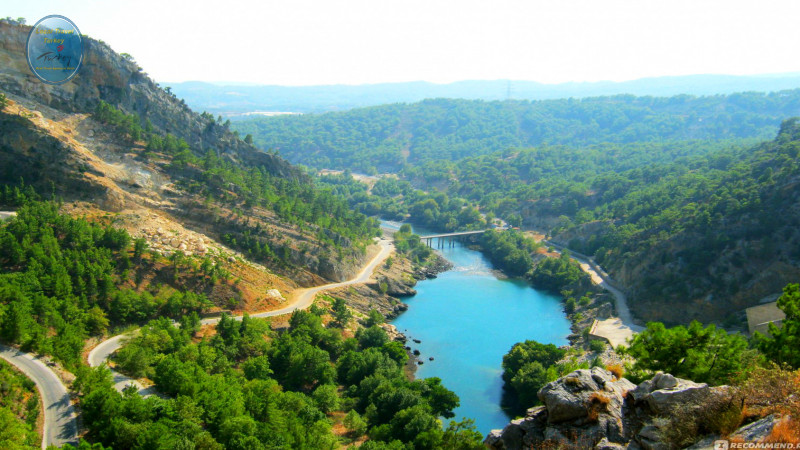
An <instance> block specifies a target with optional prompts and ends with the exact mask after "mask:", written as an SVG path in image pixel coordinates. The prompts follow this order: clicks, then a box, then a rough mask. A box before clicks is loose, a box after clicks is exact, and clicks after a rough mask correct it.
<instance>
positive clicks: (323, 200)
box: [0, 22, 377, 284]
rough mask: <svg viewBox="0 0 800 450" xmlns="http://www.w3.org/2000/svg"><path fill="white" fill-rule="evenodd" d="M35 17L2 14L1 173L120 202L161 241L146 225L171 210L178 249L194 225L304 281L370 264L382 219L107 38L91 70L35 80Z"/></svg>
mask: <svg viewBox="0 0 800 450" xmlns="http://www.w3.org/2000/svg"><path fill="white" fill-rule="evenodd" d="M29 29H30V27H25V26H17V25H14V24H11V23H6V22H3V23H1V24H0V34H2V35H3V36H4V40H3V41H2V42H0V56H2V57H4V58H7V59H8V60H9V61H12V63H11V64H9V65H8V67H5V68H4V71H3V73H2V75H1V76H0V90H2V91H3V92H4V94H3V99H5V98H6V97H7V98H8V100H4V102H3V104H0V127H1V128H2V129H3V131H4V132H3V133H2V134H0V149H2V152H0V183H2V184H8V185H17V184H19V182H20V180H21V179H22V180H24V183H25V184H26V185H29V186H32V187H33V188H34V189H35V190H36V191H38V192H39V193H41V194H45V195H43V197H45V198H48V199H49V198H54V196H55V197H56V198H61V199H63V200H64V201H65V202H69V203H70V204H71V205H72V206H73V207H75V208H77V209H79V210H81V211H84V212H85V211H86V210H90V213H91V214H92V215H101V214H102V213H105V212H110V213H114V214H119V215H120V217H118V218H117V219H118V220H119V222H121V223H124V224H126V227H127V229H128V231H130V232H131V233H132V234H136V235H137V237H138V236H142V237H145V238H146V239H148V240H149V241H150V243H152V244H156V243H159V244H160V243H163V242H162V241H164V240H165V239H166V238H165V236H163V235H162V236H159V237H158V238H156V237H154V236H153V233H150V234H147V233H145V232H144V231H145V230H143V228H144V225H147V224H146V223H142V221H143V218H152V219H153V220H155V221H162V222H164V221H168V222H169V225H170V226H164V225H166V224H167V222H164V223H154V222H153V221H150V224H151V225H152V230H151V231H156V230H158V229H159V228H160V229H161V230H162V234H163V233H167V232H168V230H164V228H170V227H171V226H172V225H173V224H174V227H172V229H173V230H174V231H171V232H170V233H173V232H174V233H175V234H171V235H170V236H169V239H167V240H169V241H171V240H172V239H178V242H176V243H175V245H171V246H170V247H171V248H170V249H168V251H169V252H171V251H172V250H173V249H177V248H178V247H180V244H181V242H186V241H187V237H186V234H187V233H182V232H181V231H178V230H176V229H178V228H188V229H189V230H191V231H193V232H196V233H200V234H202V235H204V236H205V237H204V238H202V237H201V238H200V239H209V238H210V239H213V240H214V241H216V242H218V243H220V248H221V245H224V246H227V248H229V249H232V250H235V251H239V252H240V253H241V254H242V255H244V256H245V257H249V258H250V259H252V260H254V261H257V262H258V263H261V264H263V265H265V266H267V267H268V268H269V269H270V270H271V271H273V272H275V273H278V274H280V275H287V276H290V277H291V278H292V280H293V281H297V282H298V283H300V284H311V283H314V282H316V281H318V280H320V279H331V280H343V279H345V278H346V277H347V276H348V275H350V274H352V273H353V271H354V270H355V269H356V267H358V266H359V265H360V261H361V260H362V259H363V258H364V257H365V252H366V247H367V245H368V244H369V243H370V242H371V238H372V237H374V236H375V235H376V233H377V226H376V223H375V222H374V221H372V220H371V219H368V218H367V217H365V216H364V215H363V214H360V213H357V212H353V211H351V210H350V208H349V207H348V205H347V203H346V202H345V201H343V199H341V198H338V197H337V196H336V195H333V194H331V193H330V192H329V190H326V189H323V188H320V187H319V186H315V185H314V183H313V180H312V179H311V178H310V177H308V176H306V175H305V174H304V173H303V172H302V171H300V170H298V169H297V168H296V167H293V166H292V165H291V164H290V163H288V162H287V161H286V160H285V159H283V158H281V157H280V156H278V155H276V154H273V153H264V152H260V151H258V149H257V148H255V147H254V146H252V145H251V144H249V143H247V142H245V141H244V140H243V139H240V138H239V136H238V135H237V133H236V132H233V131H231V130H230V129H229V124H228V123H224V122H223V121H222V120H221V119H219V118H216V119H215V118H214V117H213V116H211V115H210V114H207V113H204V114H197V113H195V112H193V111H192V110H190V109H189V108H188V107H187V106H186V105H185V103H184V102H183V101H181V100H179V99H177V98H176V97H175V96H174V95H173V94H171V93H169V92H168V91H167V90H165V89H162V88H161V87H160V86H158V85H157V84H156V83H155V82H154V81H153V80H151V79H150V78H148V77H147V75H146V74H145V73H144V72H143V70H142V68H141V67H139V66H138V65H137V64H136V62H135V61H133V60H132V58H130V57H129V56H128V57H123V56H121V55H119V54H117V53H115V52H114V51H113V50H112V49H111V48H110V47H108V45H106V44H104V43H102V42H99V41H95V40H92V39H87V40H86V46H87V49H88V50H89V51H88V52H87V67H86V70H82V71H81V73H80V74H78V75H77V76H76V77H75V78H74V80H73V81H71V82H70V84H69V85H55V86H50V85H45V87H43V86H42V85H41V84H37V83H35V82H32V81H30V80H29V79H28V78H27V75H25V74H26V73H27V72H28V70H29V69H28V67H27V63H25V58H24V48H23V47H22V46H20V45H18V44H17V43H18V42H19V41H20V39H21V40H22V41H24V38H20V36H24V35H25V33H27V32H28V31H29ZM6 104H7V107H6ZM3 107H5V108H3ZM178 223H180V226H178ZM156 241H158V242H156ZM209 243H210V242H209ZM206 244H207V243H203V244H202V246H200V249H201V250H203V249H207V245H206ZM188 247H189V245H188V244H187V245H186V248H183V249H181V251H184V252H186V251H194V250H195V249H194V248H192V249H189V248H188Z"/></svg>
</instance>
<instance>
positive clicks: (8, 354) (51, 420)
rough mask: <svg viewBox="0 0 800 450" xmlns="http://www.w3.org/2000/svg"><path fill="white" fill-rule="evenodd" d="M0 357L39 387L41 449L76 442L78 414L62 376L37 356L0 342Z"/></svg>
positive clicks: (75, 443) (74, 443)
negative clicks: (60, 377)
mask: <svg viewBox="0 0 800 450" xmlns="http://www.w3.org/2000/svg"><path fill="white" fill-rule="evenodd" d="M0 357H2V358H3V359H5V360H6V361H8V362H9V363H11V364H13V365H14V366H16V367H17V368H19V370H21V371H22V372H23V373H24V374H25V375H27V376H28V378H30V379H31V380H33V381H34V382H35V383H36V387H37V388H38V389H39V395H40V396H41V398H42V403H43V404H44V407H45V410H44V430H42V434H43V435H44V438H43V439H42V448H43V449H44V448H47V446H49V445H55V446H57V447H61V446H62V445H64V444H73V445H78V422H77V417H78V416H77V414H76V413H75V408H73V406H72V403H70V401H69V393H68V391H67V387H66V386H64V383H62V382H61V379H59V378H58V376H57V375H56V374H55V373H54V372H53V371H52V370H50V368H49V367H47V366H46V365H45V364H44V363H43V362H41V361H40V360H39V359H38V358H37V357H36V355H32V354H30V353H23V352H21V351H19V350H17V349H15V348H11V347H6V346H5V345H0Z"/></svg>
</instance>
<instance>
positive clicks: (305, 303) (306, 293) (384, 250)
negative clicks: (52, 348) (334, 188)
mask: <svg viewBox="0 0 800 450" xmlns="http://www.w3.org/2000/svg"><path fill="white" fill-rule="evenodd" d="M378 245H379V246H380V250H379V251H378V253H377V254H376V255H375V256H374V257H373V258H372V259H371V260H370V262H369V263H367V265H365V266H364V268H363V269H361V271H360V272H359V273H358V274H357V275H356V276H355V277H353V278H351V279H350V280H347V281H341V282H338V283H330V284H324V285H322V286H315V287H311V288H306V289H302V290H300V291H298V292H297V294H296V295H295V299H294V301H292V302H291V303H290V304H288V305H286V306H285V307H283V308H281V309H276V310H274V311H266V312H262V313H257V314H251V315H250V317H274V316H282V315H284V314H290V313H292V312H294V311H297V310H299V309H306V308H308V307H309V306H311V304H312V303H314V297H315V296H316V295H317V294H318V293H319V292H321V291H324V290H327V289H335V288H338V287H342V286H348V285H351V284H360V283H366V282H367V281H369V279H370V278H371V277H372V272H373V271H374V270H375V268H376V267H378V265H379V264H380V263H382V262H383V261H384V260H386V258H388V257H389V255H391V254H392V252H393V251H394V245H393V244H392V241H391V240H389V239H381V240H380V241H379V242H378ZM242 317H243V316H236V317H234V319H236V320H241V319H242ZM217 322H219V318H218V317H213V318H208V319H203V320H202V321H201V322H200V323H202V324H203V325H209V324H215V323H217ZM138 331H139V330H136V331H133V332H130V333H124V334H119V335H116V336H113V337H111V338H108V339H106V340H105V341H103V342H101V343H99V344H98V345H97V346H96V347H95V348H94V349H92V351H91V352H89V365H90V366H92V367H98V366H100V365H102V364H103V363H105V362H106V361H107V360H108V358H109V357H110V356H111V355H112V354H113V353H114V352H116V351H117V350H118V349H119V348H120V347H122V346H123V345H124V344H125V342H126V341H127V340H128V339H130V338H133V337H135V336H136V334H137V333H138ZM111 373H112V374H113V376H114V387H115V388H116V389H117V390H118V391H120V392H121V391H122V390H123V389H124V388H125V387H126V386H128V385H131V384H132V385H134V386H136V388H137V389H138V390H139V393H140V394H142V395H143V396H147V395H152V394H154V393H155V391H154V389H153V387H149V388H147V387H145V386H144V385H143V384H142V383H140V382H139V381H137V380H134V379H133V378H130V377H127V376H125V375H122V374H121V373H118V372H116V371H114V370H112V371H111Z"/></svg>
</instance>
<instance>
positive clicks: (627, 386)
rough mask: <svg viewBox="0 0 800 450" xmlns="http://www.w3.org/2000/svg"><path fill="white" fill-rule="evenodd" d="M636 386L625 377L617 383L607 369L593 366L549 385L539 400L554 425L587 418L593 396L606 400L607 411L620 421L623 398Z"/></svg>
mask: <svg viewBox="0 0 800 450" xmlns="http://www.w3.org/2000/svg"><path fill="white" fill-rule="evenodd" d="M635 387H636V386H635V385H634V384H633V383H631V382H630V381H628V380H627V379H625V378H622V379H620V380H615V379H614V375H613V374H612V373H611V372H609V371H608V370H605V369H603V368H600V367H593V368H592V369H580V370H576V371H574V372H572V373H570V374H569V375H567V376H565V377H563V378H560V379H558V380H556V381H553V382H550V383H548V384H546V385H545V386H544V387H543V388H542V389H541V390H539V400H540V401H541V402H542V403H544V405H545V406H546V407H547V413H548V423H551V424H554V423H559V422H565V421H569V420H574V419H579V418H584V417H587V416H588V415H589V409H590V407H591V403H592V400H591V398H592V397H593V396H594V398H598V396H600V397H602V398H605V399H607V400H608V402H607V405H605V407H604V409H605V411H606V412H607V413H608V414H611V415H612V416H614V417H615V418H621V417H622V411H621V409H622V405H623V403H624V402H625V398H624V397H625V395H626V394H627V392H628V391H630V390H632V389H634V388H635Z"/></svg>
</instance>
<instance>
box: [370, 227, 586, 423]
mask: <svg viewBox="0 0 800 450" xmlns="http://www.w3.org/2000/svg"><path fill="white" fill-rule="evenodd" d="M397 225H398V224H396V223H394V222H387V223H385V224H384V226H386V227H387V228H395V229H396V227H397ZM415 233H417V234H420V235H425V234H427V233H426V231H425V230H422V229H419V228H416V229H415ZM431 234H432V233H431ZM434 247H435V242H434ZM440 252H441V253H442V255H443V256H444V257H445V258H447V259H448V260H449V261H450V262H452V263H453V265H454V267H453V269H451V270H449V271H447V272H444V273H441V274H439V276H438V277H437V278H436V279H432V280H425V281H420V282H419V283H417V286H416V287H415V289H416V290H417V295H415V296H413V297H408V298H405V299H404V300H403V301H404V302H405V303H407V304H408V311H406V312H404V313H403V314H401V315H400V316H399V317H397V318H396V319H395V320H394V321H392V323H393V324H394V325H395V326H396V327H397V328H398V329H399V330H400V331H402V332H404V333H405V334H406V335H407V336H408V339H409V340H408V343H407V345H409V346H411V348H412V349H417V350H419V351H420V353H421V355H420V356H419V358H420V360H421V361H423V363H424V364H423V365H421V366H419V367H418V370H417V374H416V376H417V377H418V378H427V377H439V378H441V379H442V382H443V384H444V385H445V386H447V387H448V388H449V389H450V390H452V391H454V392H455V393H456V394H458V396H459V397H460V399H461V406H460V407H459V408H457V409H456V410H455V413H456V417H455V420H460V419H461V418H462V417H467V418H472V419H474V420H475V424H476V426H477V428H478V431H480V432H481V433H482V434H483V435H484V436H486V434H487V433H488V432H489V431H490V430H492V429H494V428H502V427H503V426H504V425H505V424H506V423H508V420H509V417H508V416H507V415H506V414H505V413H504V412H503V410H502V409H500V398H501V396H502V386H503V380H502V378H501V375H502V368H501V363H502V360H503V355H504V354H506V353H507V352H508V350H509V349H510V348H511V346H512V345H514V344H515V343H517V342H520V341H524V340H526V339H534V340H536V341H539V342H543V343H553V344H556V345H564V344H566V343H567V339H566V337H567V335H568V334H569V332H570V331H569V321H568V320H567V318H566V317H565V316H564V312H563V310H562V305H561V302H560V300H559V298H558V297H556V296H553V295H549V294H546V293H543V292H539V291H537V290H535V289H533V288H531V287H530V286H529V285H528V284H526V283H525V282H524V281H521V280H514V279H511V280H509V279H502V278H498V277H497V276H495V274H494V273H493V272H492V265H491V263H490V262H489V261H488V260H487V259H486V258H485V257H484V256H483V255H482V254H481V253H480V252H477V251H474V250H470V249H468V248H466V247H464V246H462V245H461V244H456V246H455V247H453V248H444V249H441V250H440ZM412 339H418V340H419V341H420V343H415V342H414V341H412ZM430 357H433V358H434V360H433V361H430V360H429V358H430ZM444 422H445V425H446V424H447V423H448V420H445V421H444Z"/></svg>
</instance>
